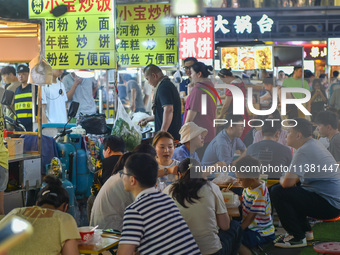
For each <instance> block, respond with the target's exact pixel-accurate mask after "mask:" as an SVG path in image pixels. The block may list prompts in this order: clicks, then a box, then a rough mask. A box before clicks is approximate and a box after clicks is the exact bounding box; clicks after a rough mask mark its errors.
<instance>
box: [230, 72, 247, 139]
mask: <svg viewBox="0 0 340 255" xmlns="http://www.w3.org/2000/svg"><path fill="white" fill-rule="evenodd" d="M230 84H231V85H234V86H236V87H238V88H240V89H241V90H242V92H243V96H244V98H246V87H245V86H244V83H243V82H242V81H241V80H240V79H238V78H237V79H235V80H233V81H232V82H231V83H230ZM225 95H226V96H232V93H231V91H230V90H229V89H226V91H225ZM232 111H233V102H231V104H230V106H229V108H228V110H227V113H230V112H232ZM243 118H244V119H245V121H246V125H245V128H244V130H243V133H242V136H241V139H242V141H243V138H244V137H245V136H246V134H247V133H248V131H249V130H250V129H251V127H249V126H248V120H249V115H248V110H247V107H246V102H245V104H244V115H243Z"/></svg>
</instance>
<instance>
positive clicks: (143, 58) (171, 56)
mask: <svg viewBox="0 0 340 255" xmlns="http://www.w3.org/2000/svg"><path fill="white" fill-rule="evenodd" d="M117 15H118V16H117V51H118V59H119V65H120V66H123V67H140V66H146V65H149V64H154V65H158V66H174V65H176V63H177V30H176V19H175V18H174V17H172V16H171V15H170V4H156V3H153V4H131V5H118V11H117Z"/></svg>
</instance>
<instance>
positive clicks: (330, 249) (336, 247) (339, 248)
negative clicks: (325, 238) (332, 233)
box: [313, 242, 340, 254]
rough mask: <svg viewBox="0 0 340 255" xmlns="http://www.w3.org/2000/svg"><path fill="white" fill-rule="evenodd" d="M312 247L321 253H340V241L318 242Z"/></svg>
mask: <svg viewBox="0 0 340 255" xmlns="http://www.w3.org/2000/svg"><path fill="white" fill-rule="evenodd" d="M313 249H314V251H316V252H318V253H321V254H340V242H327V243H319V244H317V245H314V247H313Z"/></svg>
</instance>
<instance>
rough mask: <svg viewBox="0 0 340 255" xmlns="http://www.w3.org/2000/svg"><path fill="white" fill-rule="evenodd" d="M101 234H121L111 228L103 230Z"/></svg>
mask: <svg viewBox="0 0 340 255" xmlns="http://www.w3.org/2000/svg"><path fill="white" fill-rule="evenodd" d="M103 233H108V234H115V235H120V234H121V232H120V231H119V230H116V229H112V228H107V229H103Z"/></svg>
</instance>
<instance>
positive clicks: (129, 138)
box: [111, 98, 142, 151]
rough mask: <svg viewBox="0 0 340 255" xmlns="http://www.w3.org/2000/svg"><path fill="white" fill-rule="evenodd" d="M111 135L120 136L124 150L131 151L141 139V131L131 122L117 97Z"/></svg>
mask: <svg viewBox="0 0 340 255" xmlns="http://www.w3.org/2000/svg"><path fill="white" fill-rule="evenodd" d="M111 134H112V135H116V136H120V137H122V138H123V140H124V142H125V147H126V150H128V151H132V150H133V148H135V147H136V146H137V145H139V144H140V143H141V141H142V132H141V129H140V127H139V126H138V125H135V124H133V122H132V120H131V119H130V117H129V115H128V114H127V112H126V111H125V109H124V106H123V104H122V102H121V101H120V99H119V98H118V109H117V116H116V120H115V124H114V126H113V128H112V132H111Z"/></svg>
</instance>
